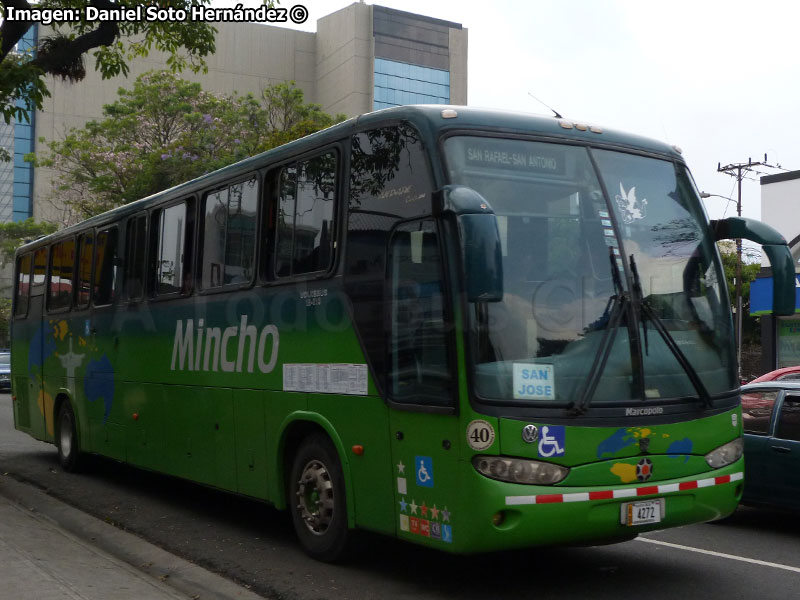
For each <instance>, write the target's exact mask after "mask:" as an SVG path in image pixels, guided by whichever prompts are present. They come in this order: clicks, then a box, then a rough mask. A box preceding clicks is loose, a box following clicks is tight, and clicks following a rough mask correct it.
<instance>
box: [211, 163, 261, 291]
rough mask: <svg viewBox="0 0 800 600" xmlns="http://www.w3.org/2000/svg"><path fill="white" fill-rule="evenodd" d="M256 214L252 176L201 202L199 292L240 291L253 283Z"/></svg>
mask: <svg viewBox="0 0 800 600" xmlns="http://www.w3.org/2000/svg"><path fill="white" fill-rule="evenodd" d="M257 211H258V178H257V177H256V176H255V175H253V176H252V177H250V178H249V179H247V180H246V181H240V182H239V183H235V184H233V185H229V186H227V187H224V188H222V189H220V190H217V191H215V192H211V193H209V194H207V195H206V196H205V197H204V198H203V205H202V211H201V212H202V218H203V225H202V227H201V231H202V236H203V239H202V240H201V242H200V245H201V250H202V265H203V266H202V271H201V278H200V286H201V287H202V289H204V290H208V289H214V288H219V287H224V286H228V285H233V286H237V287H241V286H242V285H246V284H249V283H250V282H251V281H252V280H253V275H254V274H255V249H256V223H257V222H258V220H257V214H256V213H257Z"/></svg>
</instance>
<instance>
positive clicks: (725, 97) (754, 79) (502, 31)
mask: <svg viewBox="0 0 800 600" xmlns="http://www.w3.org/2000/svg"><path fill="white" fill-rule="evenodd" d="M258 3H259V2H258V0H247V1H246V2H245V5H246V6H253V5H257V4H258ZM351 3H352V0H302V1H301V2H294V1H293V0H281V2H280V4H279V5H280V6H281V7H285V8H291V7H292V6H294V5H295V4H302V5H303V6H305V7H306V8H307V9H308V13H309V18H308V21H306V23H305V24H303V25H302V26H293V27H294V28H299V29H304V30H306V31H314V30H315V28H316V27H315V22H316V20H317V19H319V18H321V17H323V16H325V15H327V14H330V13H332V12H335V11H336V10H339V9H340V8H344V7H345V6H348V5H349V4H351ZM374 4H379V5H381V6H386V7H389V8H396V9H399V10H405V11H408V12H414V13H418V14H422V15H426V16H430V17H435V18H439V19H444V20H447V21H454V22H456V23H461V24H462V25H463V26H464V27H466V28H467V29H468V30H469V58H468V83H469V87H468V104H469V105H471V106H481V107H489V108H501V109H507V110H516V111H523V112H532V113H538V114H552V113H550V112H549V111H548V109H547V108H546V107H545V106H543V105H542V104H541V103H540V102H538V101H537V100H536V99H534V98H533V97H532V96H535V97H536V98H538V99H540V100H541V101H542V102H544V103H546V104H547V105H549V106H551V107H553V108H554V109H556V110H557V111H558V112H559V113H561V114H562V115H563V116H564V117H566V118H570V119H574V120H576V121H583V122H588V123H592V124H596V125H601V126H603V127H606V128H613V129H620V130H623V131H627V132H630V133H636V134H640V135H644V136H647V137H651V138H655V139H659V140H662V141H665V142H668V143H670V144H674V145H676V146H678V147H680V148H681V149H682V151H683V156H684V157H685V159H686V161H687V163H688V165H689V167H690V169H691V171H692V173H693V175H694V178H695V181H696V183H697V187H698V188H699V189H700V190H701V191H704V192H707V193H709V194H716V195H718V196H724V197H725V198H732V199H733V202H731V201H729V200H726V199H725V198H720V197H717V196H713V197H711V198H708V199H706V200H705V203H706V209H707V211H708V214H709V216H710V217H711V218H720V217H723V216H732V215H735V214H736V202H735V199H736V195H737V188H736V179H735V177H731V176H729V175H725V174H722V173H718V172H717V168H718V166H719V165H721V166H723V167H724V166H726V165H730V164H736V163H744V162H748V160H751V159H752V161H753V162H762V161H764V155H765V154H766V155H767V161H768V163H769V164H770V165H776V166H777V165H780V166H781V169H776V168H765V167H757V168H756V169H757V171H758V172H757V173H752V174H751V175H750V179H746V180H744V181H743V183H742V215H743V216H746V217H752V218H759V217H760V216H761V204H760V184H759V177H760V176H762V175H769V174H776V173H780V172H782V171H786V170H789V171H792V170H800V143H799V141H798V140H797V139H795V136H796V135H797V134H798V132H799V131H800V117H798V114H797V111H798V107H800V78H798V76H797V74H798V73H800V69H798V67H799V66H800V65H799V64H798V63H800V52H798V32H797V31H798V30H797V25H796V24H797V22H798V20H799V19H800V4H798V3H794V2H790V1H771V0H767V1H766V2H765V3H762V4H760V5H759V6H757V7H756V6H754V5H753V4H752V2H743V1H739V0H727V1H724V2H722V1H717V0H693V1H691V2H690V1H686V0H672V1H671V2H663V1H655V0H529V1H524V0H520V1H511V0H494V1H492V2H486V1H484V2H475V1H473V0H403V1H398V0H380V1H379V2H374Z"/></svg>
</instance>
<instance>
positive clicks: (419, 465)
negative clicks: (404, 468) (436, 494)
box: [414, 456, 433, 488]
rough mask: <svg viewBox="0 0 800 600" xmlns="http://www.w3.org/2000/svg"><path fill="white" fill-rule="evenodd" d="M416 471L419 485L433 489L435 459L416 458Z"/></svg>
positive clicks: (428, 457) (427, 457)
mask: <svg viewBox="0 0 800 600" xmlns="http://www.w3.org/2000/svg"><path fill="white" fill-rule="evenodd" d="M414 470H415V471H416V473H417V485H419V486H422V487H429V488H432V487H433V459H432V458H431V457H430V456H415V457H414Z"/></svg>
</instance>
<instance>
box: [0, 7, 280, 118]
mask: <svg viewBox="0 0 800 600" xmlns="http://www.w3.org/2000/svg"><path fill="white" fill-rule="evenodd" d="M209 1H210V0H161V1H160V2H159V3H158V5H159V6H160V7H161V8H175V9H185V10H190V9H191V7H192V6H198V5H202V4H207V3H208V2H209ZM151 4H153V3H152V2H149V1H147V0H129V1H128V2H126V3H125V4H124V6H125V8H136V7H137V6H142V7H144V6H147V5H151ZM267 4H269V5H270V6H272V5H273V2H272V1H271V0H270V1H268V2H267ZM34 7H35V9H73V10H75V11H78V14H80V16H81V20H79V21H74V22H70V23H68V24H66V23H53V27H54V32H53V33H52V35H50V36H48V37H45V38H43V39H41V40H39V43H38V47H37V48H36V49H35V52H18V51H16V50H15V48H16V47H17V43H18V42H19V41H20V40H21V39H22V37H23V36H24V35H25V33H26V32H27V31H28V30H29V29H30V28H31V27H32V26H33V25H34V22H33V21H28V20H20V19H9V18H7V15H8V12H9V9H13V10H15V11H20V10H21V11H30V10H32V9H34ZM87 7H94V8H97V9H100V10H119V9H120V8H121V7H122V4H120V3H118V2H114V1H113V0H89V1H88V2H87V1H85V0H41V1H40V2H38V3H36V4H34V5H31V4H30V3H29V2H28V1H27V0H0V16H2V17H4V19H3V21H2V23H0V113H2V116H3V118H4V119H5V122H6V123H9V122H10V121H11V119H12V118H16V119H17V120H21V121H27V120H28V114H29V112H30V111H32V110H35V109H40V108H41V107H42V102H43V100H44V98H45V97H47V96H49V95H50V93H49V91H48V89H47V84H46V83H45V77H46V76H47V75H54V76H57V77H61V78H62V79H64V80H68V81H71V82H78V81H81V80H82V79H83V78H84V77H85V76H86V68H85V66H84V61H85V55H86V54H87V53H89V52H92V53H93V55H94V58H95V68H96V69H97V70H98V71H100V73H101V75H102V77H103V79H108V78H111V77H115V76H117V75H120V74H122V75H127V74H128V61H129V60H131V59H133V58H135V57H143V56H147V55H148V54H149V52H150V51H151V50H153V49H155V50H158V51H161V52H165V53H167V55H168V58H167V65H168V66H169V68H170V69H171V70H172V71H173V72H176V71H180V70H182V69H184V68H186V67H189V68H191V69H192V70H193V71H200V70H205V69H206V65H205V57H206V56H208V55H209V54H213V53H214V50H215V46H214V35H215V33H216V29H215V28H214V27H212V26H211V25H209V24H208V23H206V22H204V21H200V20H193V19H187V20H185V21H178V20H172V21H166V20H165V21H155V20H140V21H136V20H130V21H114V20H102V21H88V20H86V18H85V17H86V8H87ZM20 14H23V15H24V14H27V13H20Z"/></svg>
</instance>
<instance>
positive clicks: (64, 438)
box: [58, 416, 72, 456]
mask: <svg viewBox="0 0 800 600" xmlns="http://www.w3.org/2000/svg"><path fill="white" fill-rule="evenodd" d="M58 439H59V447H60V448H61V454H63V455H64V456H69V455H70V453H71V452H72V424H71V423H70V420H69V419H68V418H67V417H66V416H63V417H61V426H60V427H59V437H58Z"/></svg>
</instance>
